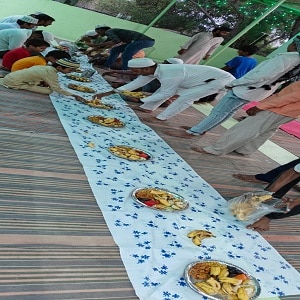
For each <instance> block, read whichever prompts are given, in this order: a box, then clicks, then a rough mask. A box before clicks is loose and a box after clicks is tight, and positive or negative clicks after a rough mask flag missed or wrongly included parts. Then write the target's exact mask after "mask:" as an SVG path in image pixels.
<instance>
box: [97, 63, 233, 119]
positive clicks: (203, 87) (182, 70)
mask: <svg viewBox="0 0 300 300" xmlns="http://www.w3.org/2000/svg"><path fill="white" fill-rule="evenodd" d="M128 67H129V69H130V70H131V71H132V72H133V73H135V74H136V75H141V76H139V77H138V78H137V79H135V80H134V81H132V82H130V83H128V84H126V85H123V86H121V87H119V88H118V91H124V90H127V91H133V90H136V89H138V88H140V87H142V86H144V85H145V84H147V83H149V82H151V81H152V80H154V79H158V80H159V81H160V84H161V87H160V88H159V89H158V90H157V91H156V92H154V93H153V94H152V95H151V96H148V97H146V98H143V99H141V101H142V102H144V104H143V105H142V106H140V110H143V111H146V112H151V111H154V110H155V109H156V108H158V107H159V106H160V105H161V104H163V103H164V102H166V101H167V100H168V99H169V98H173V99H174V98H176V100H174V101H173V102H172V103H171V104H170V105H169V106H168V107H167V108H166V109H165V110H164V111H163V112H161V113H160V114H159V115H158V116H157V117H156V118H157V119H158V120H167V119H169V118H171V117H173V116H175V115H177V114H178V113H180V112H182V111H183V110H185V109H186V108H188V107H189V106H191V105H192V104H193V102H194V101H196V100H198V99H199V98H202V97H205V96H208V95H211V94H214V93H220V92H221V91H223V90H224V87H225V85H226V84H227V83H229V82H231V81H232V80H233V79H234V77H233V76H232V75H231V74H230V73H228V72H226V71H223V70H220V69H218V68H214V67H209V66H201V65H188V64H156V63H155V62H154V61H153V60H152V59H150V58H136V59H132V60H130V61H129V62H128ZM99 96H100V97H101V96H103V95H99ZM157 119H156V120H157Z"/></svg>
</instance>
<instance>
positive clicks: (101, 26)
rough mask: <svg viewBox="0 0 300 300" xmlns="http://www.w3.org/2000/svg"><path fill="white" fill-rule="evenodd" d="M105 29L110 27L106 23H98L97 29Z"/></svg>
mask: <svg viewBox="0 0 300 300" xmlns="http://www.w3.org/2000/svg"><path fill="white" fill-rule="evenodd" d="M102 28H103V29H104V28H110V27H109V26H107V25H105V24H102V25H97V26H96V27H95V29H102Z"/></svg>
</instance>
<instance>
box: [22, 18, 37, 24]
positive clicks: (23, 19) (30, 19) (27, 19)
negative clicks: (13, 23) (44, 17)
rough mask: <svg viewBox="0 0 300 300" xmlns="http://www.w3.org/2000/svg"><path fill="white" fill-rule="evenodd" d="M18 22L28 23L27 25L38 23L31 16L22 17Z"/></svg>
mask: <svg viewBox="0 0 300 300" xmlns="http://www.w3.org/2000/svg"><path fill="white" fill-rule="evenodd" d="M19 20H20V21H23V22H26V23H29V24H37V23H38V21H39V20H38V19H36V18H33V17H31V16H23V17H22V18H20V19H19Z"/></svg>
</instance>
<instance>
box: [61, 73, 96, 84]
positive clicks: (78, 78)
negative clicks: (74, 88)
mask: <svg viewBox="0 0 300 300" xmlns="http://www.w3.org/2000/svg"><path fill="white" fill-rule="evenodd" d="M66 77H67V78H69V79H72V80H76V81H80V82H91V81H92V80H91V79H89V78H87V77H83V76H78V75H74V74H69V75H66Z"/></svg>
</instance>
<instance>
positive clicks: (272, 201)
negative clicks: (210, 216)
mask: <svg viewBox="0 0 300 300" xmlns="http://www.w3.org/2000/svg"><path fill="white" fill-rule="evenodd" d="M228 204H229V208H230V210H231V211H232V214H233V215H234V216H235V217H236V219H238V220H240V221H247V222H255V221H257V220H258V219H260V218H262V217H263V216H265V215H267V214H270V213H272V212H282V213H284V212H286V208H285V207H283V208H282V207H279V206H282V205H283V204H284V203H283V202H282V200H281V199H277V198H273V197H272V193H271V192H268V191H255V192H250V193H245V194H243V195H241V196H238V197H235V198H232V199H230V200H229V201H228Z"/></svg>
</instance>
